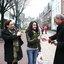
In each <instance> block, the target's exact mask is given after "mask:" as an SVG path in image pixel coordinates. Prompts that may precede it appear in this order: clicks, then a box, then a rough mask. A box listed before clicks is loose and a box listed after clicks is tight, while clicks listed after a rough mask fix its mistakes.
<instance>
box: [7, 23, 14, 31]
mask: <svg viewBox="0 0 64 64" xmlns="http://www.w3.org/2000/svg"><path fill="white" fill-rule="evenodd" d="M7 27H8V29H10V30H12V29H13V28H14V23H13V22H10V23H9V25H7Z"/></svg>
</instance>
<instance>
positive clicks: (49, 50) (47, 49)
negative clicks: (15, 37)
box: [0, 31, 56, 64]
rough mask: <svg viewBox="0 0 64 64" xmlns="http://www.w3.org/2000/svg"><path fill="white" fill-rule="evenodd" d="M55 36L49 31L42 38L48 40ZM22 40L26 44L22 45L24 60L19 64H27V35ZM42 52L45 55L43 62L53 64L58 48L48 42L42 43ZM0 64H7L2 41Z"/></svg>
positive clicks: (0, 42) (0, 44) (0, 45)
mask: <svg viewBox="0 0 64 64" xmlns="http://www.w3.org/2000/svg"><path fill="white" fill-rule="evenodd" d="M51 35H53V34H52V32H49V31H48V34H43V35H42V37H46V38H48V37H49V36H51ZM22 40H23V41H24V44H23V45H22V50H23V58H22V59H21V60H20V61H19V62H18V64H27V61H28V59H27V54H26V46H27V41H26V37H25V34H23V36H22ZM41 47H42V49H41V51H42V54H43V60H44V64H53V59H54V54H55V49H56V46H54V45H53V44H52V45H51V44H49V43H48V42H47V41H41ZM0 64H6V62H5V61H4V42H3V41H0Z"/></svg>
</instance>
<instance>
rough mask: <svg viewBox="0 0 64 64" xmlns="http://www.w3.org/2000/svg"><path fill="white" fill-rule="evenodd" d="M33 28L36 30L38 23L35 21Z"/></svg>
mask: <svg viewBox="0 0 64 64" xmlns="http://www.w3.org/2000/svg"><path fill="white" fill-rule="evenodd" d="M32 28H33V29H34V30H36V28H37V25H36V23H35V22H34V23H33V25H32Z"/></svg>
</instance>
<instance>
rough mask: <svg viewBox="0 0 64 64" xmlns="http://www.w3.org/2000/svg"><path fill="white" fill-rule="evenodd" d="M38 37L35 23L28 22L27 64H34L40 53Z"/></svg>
mask: <svg viewBox="0 0 64 64" xmlns="http://www.w3.org/2000/svg"><path fill="white" fill-rule="evenodd" d="M39 35H40V32H39V28H38V24H37V22H36V21H32V22H30V24H29V26H28V28H27V30H26V38H27V56H28V64H36V58H37V54H38V52H40V51H41V46H40V38H41V37H40V36H39Z"/></svg>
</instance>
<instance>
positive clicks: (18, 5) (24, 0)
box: [13, 0, 31, 26]
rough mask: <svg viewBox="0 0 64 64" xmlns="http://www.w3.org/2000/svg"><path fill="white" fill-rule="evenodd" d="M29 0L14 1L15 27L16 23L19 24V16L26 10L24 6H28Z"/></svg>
mask: <svg viewBox="0 0 64 64" xmlns="http://www.w3.org/2000/svg"><path fill="white" fill-rule="evenodd" d="M30 1H31V0H14V4H15V7H13V12H14V17H15V18H16V21H15V25H16V26H17V23H20V21H19V20H20V19H19V16H20V14H21V13H22V12H23V10H24V9H25V8H26V6H27V5H28V4H29V2H30Z"/></svg>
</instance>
